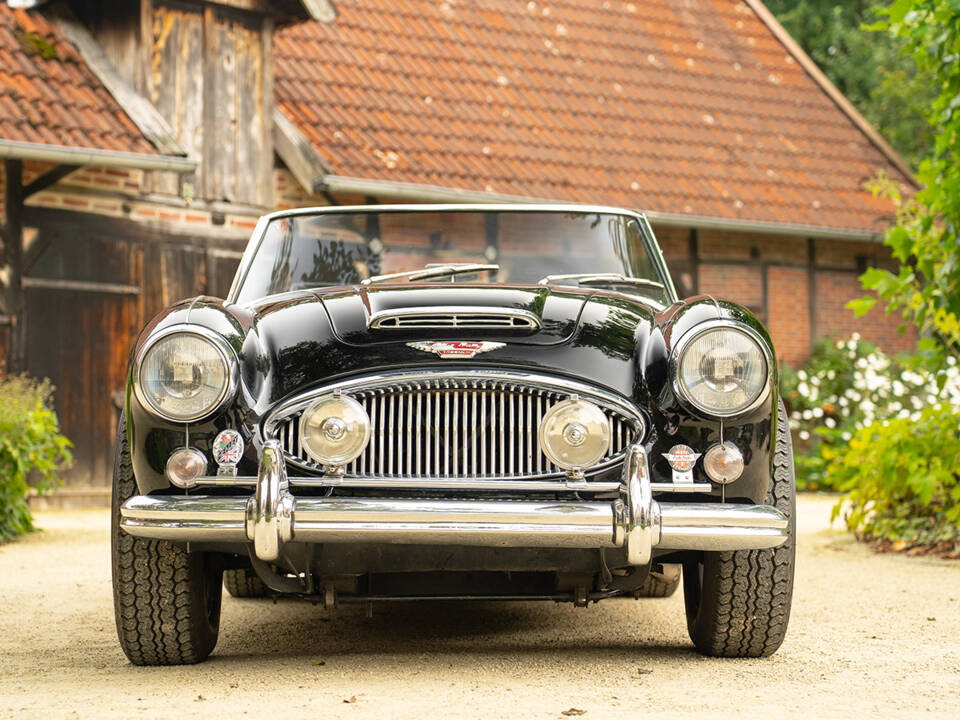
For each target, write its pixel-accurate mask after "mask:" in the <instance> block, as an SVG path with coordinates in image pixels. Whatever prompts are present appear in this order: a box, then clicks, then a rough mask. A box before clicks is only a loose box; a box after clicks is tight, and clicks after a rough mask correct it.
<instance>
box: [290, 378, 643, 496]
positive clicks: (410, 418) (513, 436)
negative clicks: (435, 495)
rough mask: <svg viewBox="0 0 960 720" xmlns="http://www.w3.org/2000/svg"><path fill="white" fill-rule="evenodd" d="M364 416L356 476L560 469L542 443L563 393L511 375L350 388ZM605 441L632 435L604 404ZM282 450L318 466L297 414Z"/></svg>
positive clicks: (351, 471) (626, 441) (612, 448)
mask: <svg viewBox="0 0 960 720" xmlns="http://www.w3.org/2000/svg"><path fill="white" fill-rule="evenodd" d="M353 397H354V398H355V399H356V400H357V401H358V402H359V403H360V404H361V405H362V406H363V408H364V410H366V411H367V414H368V415H369V417H370V427H371V434H370V441H369V443H368V444H367V447H366V448H365V450H364V452H363V453H362V454H361V455H360V456H359V457H358V458H357V459H356V460H354V461H353V462H351V463H349V464H348V465H347V466H346V468H345V471H346V473H347V474H348V475H351V476H358V477H386V478H390V477H394V478H401V477H410V478H419V477H438V478H439V477H443V478H465V477H470V478H477V477H481V478H482V477H486V478H505V479H510V478H514V479H521V478H528V477H543V476H547V475H558V474H561V473H562V471H561V470H560V468H558V467H557V466H556V465H554V464H553V463H551V462H550V461H549V460H547V458H546V456H545V455H544V454H543V452H542V451H541V449H540V439H539V437H538V432H537V430H538V428H539V427H540V423H541V421H542V420H543V416H544V414H546V412H547V411H548V410H549V409H550V408H551V407H552V406H553V405H555V404H556V403H558V402H561V401H563V400H565V399H567V397H569V395H567V394H566V393H562V392H558V391H553V390H549V389H544V388H538V387H525V386H523V385H521V384H516V383H515V382H507V381H499V382H491V381H483V380H468V379H464V380H463V381H462V382H459V381H457V382H450V381H427V382H423V381H418V382H417V383H415V384H406V385H403V386H399V385H396V386H386V387H377V388H373V389H368V390H363V391H360V392H358V393H356V394H355V395H354V396H353ZM604 412H605V413H606V415H607V420H608V423H609V429H610V442H609V444H608V447H607V452H606V455H605V457H604V460H603V461H601V462H604V461H607V460H610V459H612V458H616V457H618V456H619V455H621V454H622V453H623V452H624V451H625V450H626V448H627V447H628V446H629V445H630V443H631V442H633V440H634V436H635V433H636V428H635V427H634V424H633V421H632V420H629V419H628V418H626V417H624V416H621V415H619V414H618V413H616V412H614V411H613V410H610V409H605V410H604ZM276 427H277V430H276V437H277V438H278V439H279V440H280V441H281V443H282V444H283V448H284V451H285V453H286V454H287V455H288V457H289V458H290V459H292V460H294V461H296V462H297V463H299V464H300V465H302V466H304V467H306V468H308V469H311V470H315V471H320V470H321V469H322V468H320V467H319V466H318V465H317V464H316V463H314V462H313V461H312V460H311V459H310V458H308V457H307V455H306V452H305V451H304V449H303V447H302V446H301V443H300V437H299V432H300V415H299V414H295V415H292V416H290V417H288V418H287V419H286V420H284V421H282V423H280V424H278V425H277V426H276Z"/></svg>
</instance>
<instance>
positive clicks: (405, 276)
mask: <svg viewBox="0 0 960 720" xmlns="http://www.w3.org/2000/svg"><path fill="white" fill-rule="evenodd" d="M499 270H500V266H499V265H485V264H483V263H446V264H444V265H427V267H425V268H424V269H423V270H407V271H406V272H398V273H390V274H389V275H374V276H373V277H368V278H367V279H366V280H361V281H360V284H361V285H373V284H374V283H381V282H389V281H390V280H426V279H427V278H436V277H443V276H444V275H460V274H461V273H468V272H485V271H489V272H497V271H499Z"/></svg>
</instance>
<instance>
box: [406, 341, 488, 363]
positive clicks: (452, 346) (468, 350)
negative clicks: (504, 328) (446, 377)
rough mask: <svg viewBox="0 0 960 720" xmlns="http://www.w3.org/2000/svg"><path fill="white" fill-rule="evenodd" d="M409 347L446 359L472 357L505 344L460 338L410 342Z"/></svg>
mask: <svg viewBox="0 0 960 720" xmlns="http://www.w3.org/2000/svg"><path fill="white" fill-rule="evenodd" d="M407 346H408V347H412V348H413V349H414V350H423V351H424V352H432V353H434V354H436V355H439V356H440V357H442V358H443V359H444V360H450V359H454V358H472V357H473V356H474V355H476V354H477V353H485V352H490V351H491V350H499V349H500V348H502V347H504V346H505V343H502V342H469V341H466V342H461V341H459V340H450V341H440V342H434V341H429V342H410V343H407Z"/></svg>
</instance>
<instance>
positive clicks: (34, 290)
mask: <svg viewBox="0 0 960 720" xmlns="http://www.w3.org/2000/svg"><path fill="white" fill-rule="evenodd" d="M31 248H32V249H33V252H32V253H31V252H29V250H28V258H30V259H32V262H31V263H30V266H29V271H28V272H27V273H26V275H25V277H24V286H25V291H26V336H27V346H26V347H27V352H26V363H27V370H28V372H29V373H30V374H31V375H32V376H34V377H38V378H44V377H45V378H49V379H50V381H51V382H52V383H53V384H54V385H55V386H56V388H57V390H56V396H55V397H56V409H57V414H58V416H59V419H60V425H61V429H62V431H63V432H64V434H66V435H67V437H69V438H70V440H71V441H72V442H73V444H74V451H73V452H74V458H75V464H74V467H73V469H72V470H71V471H70V472H69V473H67V474H66V475H65V477H64V480H65V483H66V484H67V485H68V486H72V488H73V489H79V488H106V487H109V484H110V473H111V472H112V462H111V457H110V453H111V449H112V447H113V434H114V430H115V428H116V422H117V417H118V414H119V411H118V400H119V399H120V398H121V397H122V392H123V388H124V383H125V374H126V367H127V356H128V353H129V350H130V344H131V339H132V337H133V336H134V333H135V332H136V331H137V330H138V329H139V324H140V313H141V307H140V306H141V289H140V284H141V283H140V274H141V267H142V254H143V251H142V245H141V244H140V243H139V242H130V241H127V240H125V239H123V238H122V237H119V236H114V237H111V236H109V235H105V234H103V233H102V232H84V231H83V230H80V229H78V228H76V227H73V228H66V227H63V226H60V225H44V226H41V227H40V228H39V229H38V232H37V236H36V238H35V239H34V240H33V242H32V243H31Z"/></svg>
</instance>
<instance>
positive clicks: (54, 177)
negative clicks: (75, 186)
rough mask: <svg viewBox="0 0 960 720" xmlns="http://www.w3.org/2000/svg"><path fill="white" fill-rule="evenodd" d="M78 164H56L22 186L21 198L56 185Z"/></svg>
mask: <svg viewBox="0 0 960 720" xmlns="http://www.w3.org/2000/svg"><path fill="white" fill-rule="evenodd" d="M79 168H80V166H79V165H58V166H57V167H55V168H52V169H51V170H47V172H45V173H43V174H42V175H39V176H38V177H36V178H34V179H33V180H31V181H30V182H29V183H28V184H27V185H24V187H23V199H24V200H26V199H27V198H28V197H31V196H32V195H36V194H37V193H38V192H40V191H41V190H46V189H47V188H48V187H50V186H51V185H56V184H57V183H58V182H60V181H61V180H63V179H64V178H65V177H66V176H67V175H69V174H70V173H72V172H73V171H74V170H78V169H79Z"/></svg>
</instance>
